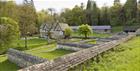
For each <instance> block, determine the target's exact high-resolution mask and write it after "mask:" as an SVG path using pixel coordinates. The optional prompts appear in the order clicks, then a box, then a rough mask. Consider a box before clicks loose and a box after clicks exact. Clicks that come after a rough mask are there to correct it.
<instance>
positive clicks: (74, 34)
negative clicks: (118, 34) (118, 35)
mask: <svg viewBox="0 0 140 71" xmlns="http://www.w3.org/2000/svg"><path fill="white" fill-rule="evenodd" d="M72 36H82V37H84V36H83V35H79V34H78V32H73V34H72ZM89 36H93V37H109V36H111V34H107V33H95V32H93V33H92V34H91V35H89Z"/></svg>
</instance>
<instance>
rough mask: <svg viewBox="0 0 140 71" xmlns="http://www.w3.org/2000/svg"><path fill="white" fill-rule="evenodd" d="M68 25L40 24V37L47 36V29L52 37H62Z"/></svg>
mask: <svg viewBox="0 0 140 71" xmlns="http://www.w3.org/2000/svg"><path fill="white" fill-rule="evenodd" d="M68 27H69V26H68V24H66V23H53V24H48V23H45V24H42V25H41V27H40V37H42V38H48V31H50V33H51V36H52V38H54V39H56V38H63V37H64V31H65V29H66V28H68Z"/></svg>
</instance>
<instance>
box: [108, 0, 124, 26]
mask: <svg viewBox="0 0 140 71" xmlns="http://www.w3.org/2000/svg"><path fill="white" fill-rule="evenodd" d="M121 9H122V5H121V3H120V1H119V0H115V1H114V5H113V6H112V7H111V8H110V12H109V14H110V23H111V25H112V26H119V25H121V24H122V23H123V22H122V20H121V17H120V16H121V15H120V14H121Z"/></svg>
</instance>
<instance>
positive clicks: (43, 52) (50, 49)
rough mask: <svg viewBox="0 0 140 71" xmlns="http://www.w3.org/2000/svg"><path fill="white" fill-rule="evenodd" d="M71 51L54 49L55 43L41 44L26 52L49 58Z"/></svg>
mask: <svg viewBox="0 0 140 71" xmlns="http://www.w3.org/2000/svg"><path fill="white" fill-rule="evenodd" d="M72 52H73V51H68V50H62V49H56V44H51V45H46V46H41V47H39V48H35V49H31V50H27V51H26V53H28V54H32V55H34V56H38V57H42V58H47V59H49V60H51V59H55V58H57V57H60V56H63V55H65V54H69V53H72Z"/></svg>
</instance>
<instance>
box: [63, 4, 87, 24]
mask: <svg viewBox="0 0 140 71" xmlns="http://www.w3.org/2000/svg"><path fill="white" fill-rule="evenodd" d="M83 7H84V6H83V5H82V4H81V6H78V5H76V6H75V7H74V8H73V9H72V10H71V9H65V10H64V12H62V13H61V17H63V18H65V21H66V23H68V24H69V25H73V26H75V25H81V23H86V21H85V19H86V14H85V10H84V9H83Z"/></svg>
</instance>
